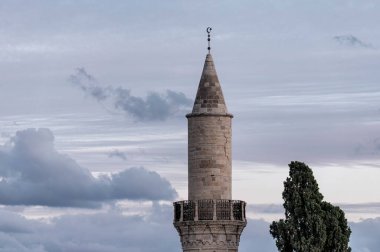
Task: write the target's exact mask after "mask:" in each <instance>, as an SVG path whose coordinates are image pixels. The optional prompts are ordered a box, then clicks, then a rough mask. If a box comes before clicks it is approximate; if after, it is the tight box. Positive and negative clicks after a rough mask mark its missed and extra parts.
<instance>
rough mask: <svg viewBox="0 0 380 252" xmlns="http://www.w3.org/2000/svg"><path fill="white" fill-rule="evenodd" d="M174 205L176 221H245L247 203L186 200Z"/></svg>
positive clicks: (238, 201) (239, 201)
mask: <svg viewBox="0 0 380 252" xmlns="http://www.w3.org/2000/svg"><path fill="white" fill-rule="evenodd" d="M173 205H174V221H198V220H239V221H245V205H246V203H245V202H244V201H241V200H185V201H177V202H174V203H173Z"/></svg>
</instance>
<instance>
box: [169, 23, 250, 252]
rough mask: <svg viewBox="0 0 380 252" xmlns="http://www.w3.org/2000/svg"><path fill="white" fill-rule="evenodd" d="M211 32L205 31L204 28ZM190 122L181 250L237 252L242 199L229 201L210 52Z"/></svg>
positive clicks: (179, 224) (227, 145) (178, 211)
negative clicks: (186, 197)
mask: <svg viewBox="0 0 380 252" xmlns="http://www.w3.org/2000/svg"><path fill="white" fill-rule="evenodd" d="M208 32H209V30H208ZM186 117H187V119H188V139H189V143H188V167H189V169H188V172H189V174H188V193H189V195H188V197H189V200H185V201H179V202H174V226H175V228H176V229H177V231H178V233H179V235H180V237H181V243H182V249H183V251H184V252H190V251H191V252H195V251H204V252H206V251H207V252H227V251H228V252H232V251H234V252H237V251H238V246H239V240H240V234H241V233H242V231H243V229H244V227H245V226H246V224H247V221H246V218H245V205H246V203H245V202H244V201H239V200H232V198H231V173H232V171H231V119H232V117H233V116H232V114H230V113H228V111H227V106H226V103H225V101H224V97H223V93H222V88H221V86H220V83H219V80H218V76H217V74H216V70H215V66H214V62H213V59H212V56H211V54H210V47H209V53H208V54H207V56H206V60H205V63H204V67H203V72H202V76H201V80H200V82H199V86H198V92H197V96H196V98H195V102H194V107H193V111H192V112H191V113H190V114H188V115H186Z"/></svg>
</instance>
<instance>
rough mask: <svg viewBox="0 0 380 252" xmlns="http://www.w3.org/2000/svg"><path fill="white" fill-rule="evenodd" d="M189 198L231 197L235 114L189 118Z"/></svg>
mask: <svg viewBox="0 0 380 252" xmlns="http://www.w3.org/2000/svg"><path fill="white" fill-rule="evenodd" d="M188 129H189V134H188V141H189V143H188V167H189V175H188V182H189V191H188V192H189V200H196V199H231V117H228V116H195V117H189V118H188Z"/></svg>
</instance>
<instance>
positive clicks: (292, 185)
mask: <svg viewBox="0 0 380 252" xmlns="http://www.w3.org/2000/svg"><path fill="white" fill-rule="evenodd" d="M289 168H290V170H289V177H288V178H287V179H286V181H285V182H284V191H283V193H282V198H283V199H284V204H283V206H284V208H285V219H281V220H279V221H277V222H276V221H274V222H273V223H272V224H271V225H270V233H271V235H272V236H273V238H274V239H276V246H277V248H278V250H279V251H281V252H327V251H328V252H348V251H351V249H350V247H349V246H348V241H349V237H350V234H351V230H350V228H349V227H348V225H347V220H346V218H345V216H344V212H343V211H342V210H341V209H340V208H339V207H336V206H333V205H331V204H330V203H328V202H325V201H323V195H322V194H321V193H320V192H319V187H318V183H317V181H316V180H315V178H314V176H313V171H312V170H311V169H310V168H309V167H308V166H307V165H306V164H304V163H302V162H298V161H294V162H291V163H290V164H289Z"/></svg>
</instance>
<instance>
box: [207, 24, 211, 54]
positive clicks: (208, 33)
mask: <svg viewBox="0 0 380 252" xmlns="http://www.w3.org/2000/svg"><path fill="white" fill-rule="evenodd" d="M211 30H212V28H211V27H207V29H206V32H207V42H208V47H207V50H208V53H210V50H211V46H210V41H211V38H210V32H211Z"/></svg>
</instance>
